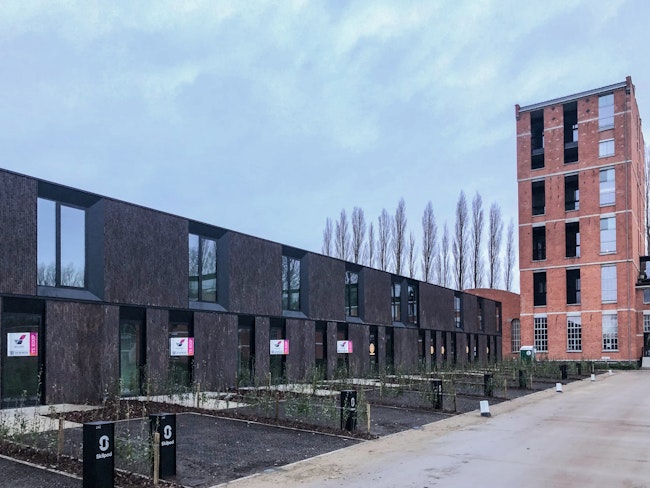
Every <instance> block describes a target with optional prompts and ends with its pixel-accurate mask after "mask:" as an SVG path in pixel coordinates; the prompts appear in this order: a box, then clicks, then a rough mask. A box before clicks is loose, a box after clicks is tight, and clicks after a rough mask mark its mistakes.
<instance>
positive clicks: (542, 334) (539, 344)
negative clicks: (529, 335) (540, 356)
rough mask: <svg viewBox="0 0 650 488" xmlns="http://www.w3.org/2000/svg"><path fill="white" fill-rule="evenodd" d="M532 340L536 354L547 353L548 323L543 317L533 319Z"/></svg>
mask: <svg viewBox="0 0 650 488" xmlns="http://www.w3.org/2000/svg"><path fill="white" fill-rule="evenodd" d="M534 339H535V340H534V346H535V349H536V350H537V351H538V352H548V322H547V320H546V317H545V316H544V317H535V318H534Z"/></svg>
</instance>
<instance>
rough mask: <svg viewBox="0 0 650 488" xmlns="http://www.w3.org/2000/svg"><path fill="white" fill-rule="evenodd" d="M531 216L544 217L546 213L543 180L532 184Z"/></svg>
mask: <svg viewBox="0 0 650 488" xmlns="http://www.w3.org/2000/svg"><path fill="white" fill-rule="evenodd" d="M532 195H533V197H532V198H533V215H544V213H546V194H545V190H544V180H542V181H533V182H532Z"/></svg>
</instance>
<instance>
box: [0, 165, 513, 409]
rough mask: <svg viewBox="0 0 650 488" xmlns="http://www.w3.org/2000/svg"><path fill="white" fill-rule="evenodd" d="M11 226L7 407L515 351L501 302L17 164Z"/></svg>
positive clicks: (5, 179) (368, 370) (6, 210)
mask: <svg viewBox="0 0 650 488" xmlns="http://www.w3.org/2000/svg"><path fill="white" fill-rule="evenodd" d="M0 230H1V232H2V239H0V312H1V315H0V332H1V337H2V351H1V361H0V400H1V401H2V406H3V407H9V406H13V405H17V404H27V403H44V402H47V403H60V402H75V403H78V402H97V401H99V400H101V399H102V398H104V397H106V396H107V395H111V394H114V393H116V392H117V393H119V394H121V395H136V394H141V393H145V392H148V393H151V394H156V393H162V392H165V391H168V390H169V387H170V386H171V385H184V386H187V387H189V386H190V385H192V384H194V383H197V382H198V383H200V384H201V389H203V390H215V389H223V388H228V387H233V386H236V385H241V384H243V383H255V382H268V381H270V380H279V379H280V378H283V379H287V380H292V381H293V380H301V379H306V378H309V377H311V376H312V375H313V374H314V372H318V374H320V375H322V376H323V377H329V378H331V377H333V376H335V375H336V374H338V373H340V372H342V371H343V372H347V373H348V374H350V375H354V376H361V375H370V374H381V373H384V372H392V371H394V372H415V371H418V370H420V371H422V370H431V369H433V368H436V367H442V366H443V365H452V364H458V365H464V364H467V363H476V364H484V363H487V362H495V361H498V360H499V359H500V358H501V330H500V329H501V326H500V321H501V303H500V302H497V301H494V300H490V299H487V298H481V297H478V296H475V295H471V294H467V293H462V292H458V291H454V290H450V289H447V288H442V287H439V286H435V285H431V284H428V283H422V282H418V281H416V280H411V279H408V278H406V277H402V276H396V275H393V274H390V273H387V272H383V271H379V270H376V269H372V268H368V267H363V266H360V265H356V264H353V263H348V262H345V261H341V260H339V259H335V258H331V257H327V256H323V255H320V254H316V253H311V252H306V251H303V250H300V249H295V248H291V247H289V246H283V245H281V244H278V243H274V242H269V241H266V240H263V239H259V238H256V237H251V236H248V235H244V234H241V233H238V232H234V231H231V230H227V229H222V228H220V227H216V226H212V225H208V224H205V223H201V222H196V221H193V220H189V219H186V218H182V217H178V216H174V215H169V214H166V213H163V212H158V211H155V210H152V209H148V208H143V207H140V206H137V205H132V204H128V203H125V202H120V201H117V200H114V199H111V198H107V197H102V196H98V195H94V194H90V193H87V192H83V191H80V190H77V189H73V188H68V187H64V186H62V185H57V184H53V183H49V182H46V181H42V180H39V179H36V178H32V177H28V176H24V175H19V174H15V173H12V172H8V171H4V170H0ZM350 343H351V345H350ZM286 348H288V353H287V350H286Z"/></svg>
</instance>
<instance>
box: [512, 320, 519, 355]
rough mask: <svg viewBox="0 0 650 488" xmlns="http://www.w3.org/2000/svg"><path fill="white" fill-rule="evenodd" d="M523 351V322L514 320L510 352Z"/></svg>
mask: <svg viewBox="0 0 650 488" xmlns="http://www.w3.org/2000/svg"><path fill="white" fill-rule="evenodd" d="M519 349H521V322H520V321H519V319H512V322H510V350H511V351H512V352H519Z"/></svg>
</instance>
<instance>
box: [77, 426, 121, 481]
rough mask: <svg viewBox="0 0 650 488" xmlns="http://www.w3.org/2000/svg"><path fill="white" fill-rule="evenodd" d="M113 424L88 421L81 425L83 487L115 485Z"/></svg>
mask: <svg viewBox="0 0 650 488" xmlns="http://www.w3.org/2000/svg"><path fill="white" fill-rule="evenodd" d="M114 451H115V425H114V424H113V422H88V423H86V424H84V426H83V461H84V464H83V488H113V487H114V486H115V469H114V468H115V457H114Z"/></svg>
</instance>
